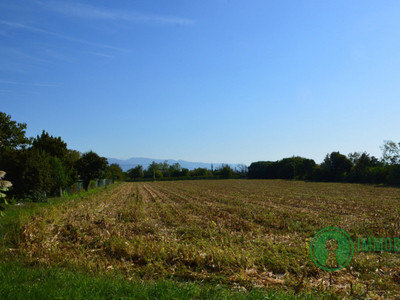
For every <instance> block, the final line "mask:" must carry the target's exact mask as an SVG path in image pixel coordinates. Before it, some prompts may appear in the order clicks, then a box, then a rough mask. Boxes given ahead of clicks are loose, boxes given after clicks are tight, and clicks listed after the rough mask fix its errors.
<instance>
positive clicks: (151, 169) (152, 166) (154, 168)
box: [148, 160, 160, 179]
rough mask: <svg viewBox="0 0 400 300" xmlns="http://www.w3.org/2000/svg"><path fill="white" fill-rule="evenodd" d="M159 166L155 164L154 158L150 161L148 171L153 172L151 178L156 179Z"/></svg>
mask: <svg viewBox="0 0 400 300" xmlns="http://www.w3.org/2000/svg"><path fill="white" fill-rule="evenodd" d="M159 168H160V165H159V164H157V163H156V162H155V161H154V160H153V162H152V163H151V165H149V168H148V171H149V172H152V173H153V179H156V171H157V170H158V169H159Z"/></svg>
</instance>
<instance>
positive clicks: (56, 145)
mask: <svg viewBox="0 0 400 300" xmlns="http://www.w3.org/2000/svg"><path fill="white" fill-rule="evenodd" d="M32 147H34V148H36V149H39V150H41V151H46V152H47V153H48V154H50V155H51V156H54V157H58V158H59V159H61V160H64V159H65V157H66V155H67V151H68V149H67V143H65V142H64V141H63V140H62V139H61V137H58V138H57V137H53V136H51V135H49V133H48V132H46V131H44V130H43V132H42V134H41V135H40V136H39V135H38V136H37V137H36V138H35V139H33V141H32Z"/></svg>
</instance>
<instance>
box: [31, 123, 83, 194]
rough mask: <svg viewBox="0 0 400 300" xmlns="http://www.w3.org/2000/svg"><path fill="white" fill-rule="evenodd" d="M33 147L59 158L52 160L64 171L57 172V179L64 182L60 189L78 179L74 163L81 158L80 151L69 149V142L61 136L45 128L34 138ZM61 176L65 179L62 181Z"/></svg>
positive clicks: (59, 169) (58, 168)
mask: <svg viewBox="0 0 400 300" xmlns="http://www.w3.org/2000/svg"><path fill="white" fill-rule="evenodd" d="M32 148H35V149H38V150H39V151H44V152H46V153H48V154H49V155H50V156H52V157H55V158H57V159H58V160H59V161H57V162H52V164H54V167H56V168H57V170H58V171H60V172H62V174H60V175H58V174H57V172H55V177H56V178H55V181H56V182H58V183H62V186H60V185H58V186H59V187H60V189H62V188H64V187H66V186H68V185H71V184H73V183H74V182H76V181H77V180H78V177H77V172H76V170H75V168H74V163H75V162H76V161H77V160H78V159H79V152H78V151H75V150H69V149H68V148H67V143H65V142H64V141H63V140H62V139H61V137H53V136H51V135H49V133H47V132H46V131H44V130H43V132H42V134H41V135H40V136H39V135H38V136H37V137H36V138H34V139H33V141H32ZM60 164H61V165H60ZM60 178H63V179H62V180H61V181H60Z"/></svg>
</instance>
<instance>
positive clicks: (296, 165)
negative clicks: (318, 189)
mask: <svg viewBox="0 0 400 300" xmlns="http://www.w3.org/2000/svg"><path fill="white" fill-rule="evenodd" d="M315 165H316V164H315V161H314V160H312V159H307V158H303V157H299V156H296V157H288V158H284V159H282V160H278V161H275V162H271V161H259V162H256V163H252V164H251V165H250V166H249V171H248V177H249V178H253V179H256V178H258V179H293V178H294V177H295V176H296V178H297V179H310V178H311V176H312V173H313V168H314V166H315Z"/></svg>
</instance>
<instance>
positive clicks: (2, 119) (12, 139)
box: [0, 112, 30, 151]
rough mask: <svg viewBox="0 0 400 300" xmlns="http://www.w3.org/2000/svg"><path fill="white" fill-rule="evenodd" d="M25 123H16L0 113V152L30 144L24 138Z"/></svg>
mask: <svg viewBox="0 0 400 300" xmlns="http://www.w3.org/2000/svg"><path fill="white" fill-rule="evenodd" d="M25 133H26V123H17V122H16V121H12V120H11V116H10V115H7V114H6V113H4V112H0V151H2V150H6V149H11V150H15V149H19V148H21V147H22V148H23V147H25V146H27V145H29V144H30V140H29V139H28V138H27V137H26V136H25Z"/></svg>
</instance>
